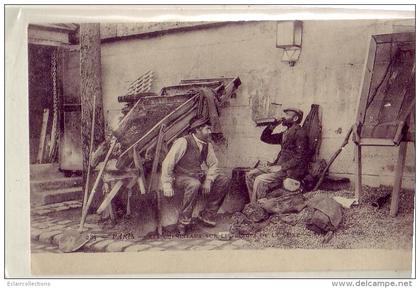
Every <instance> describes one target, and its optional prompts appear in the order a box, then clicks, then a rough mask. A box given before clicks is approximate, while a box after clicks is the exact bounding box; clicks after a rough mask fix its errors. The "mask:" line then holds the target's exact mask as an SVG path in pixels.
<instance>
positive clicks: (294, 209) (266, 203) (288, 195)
mask: <svg viewBox="0 0 420 288" xmlns="http://www.w3.org/2000/svg"><path fill="white" fill-rule="evenodd" d="M258 204H259V205H260V206H261V207H262V208H263V209H264V210H265V211H266V212H267V213H270V214H273V213H282V214H284V213H299V212H300V211H302V210H303V208H305V207H306V203H305V198H304V197H303V195H302V193H301V192H300V191H296V192H290V191H287V190H285V189H276V190H274V191H273V192H271V193H270V194H269V195H268V198H263V199H259V200H258Z"/></svg>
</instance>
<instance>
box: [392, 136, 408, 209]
mask: <svg viewBox="0 0 420 288" xmlns="http://www.w3.org/2000/svg"><path fill="white" fill-rule="evenodd" d="M406 154H407V142H401V143H400V145H399V149H398V160H397V166H396V169H395V178H394V187H393V189H392V196H391V207H390V210H389V214H390V215H391V216H392V217H395V216H397V213H398V204H399V202H400V191H401V183H402V178H403V170H404V165H405V156H406Z"/></svg>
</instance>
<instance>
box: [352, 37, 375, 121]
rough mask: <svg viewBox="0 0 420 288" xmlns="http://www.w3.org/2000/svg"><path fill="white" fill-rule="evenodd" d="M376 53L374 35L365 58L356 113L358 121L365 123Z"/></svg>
mask: <svg viewBox="0 0 420 288" xmlns="http://www.w3.org/2000/svg"><path fill="white" fill-rule="evenodd" d="M375 53H376V42H375V39H374V38H373V37H371V38H370V41H369V48H368V50H367V55H366V58H365V65H364V68H363V69H364V70H363V75H364V76H363V79H362V82H361V85H360V89H359V91H360V92H359V95H360V96H359V103H358V106H357V107H358V110H357V114H356V122H358V123H363V122H364V119H365V114H366V105H367V101H368V97H369V91H370V87H371V80H372V75H373V66H374V63H375Z"/></svg>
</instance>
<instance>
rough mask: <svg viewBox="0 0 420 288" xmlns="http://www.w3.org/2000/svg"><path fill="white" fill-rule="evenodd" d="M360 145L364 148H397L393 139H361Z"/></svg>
mask: <svg viewBox="0 0 420 288" xmlns="http://www.w3.org/2000/svg"><path fill="white" fill-rule="evenodd" d="M360 145H362V146H395V143H394V141H393V140H392V139H381V138H361V139H360Z"/></svg>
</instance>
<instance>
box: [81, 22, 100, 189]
mask: <svg viewBox="0 0 420 288" xmlns="http://www.w3.org/2000/svg"><path fill="white" fill-rule="evenodd" d="M101 74H102V71H101V38H100V25H99V23H81V24H80V96H81V105H82V114H81V129H82V151H83V171H84V174H83V178H84V180H85V181H86V171H87V168H88V165H89V147H90V138H91V137H90V133H91V127H92V119H95V122H94V127H95V134H94V141H93V147H98V145H99V144H100V143H102V142H103V141H104V140H105V121H104V114H103V101H102V86H101ZM94 100H95V101H94ZM92 113H95V118H93V117H92V116H93V115H92ZM85 181H84V182H85Z"/></svg>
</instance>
